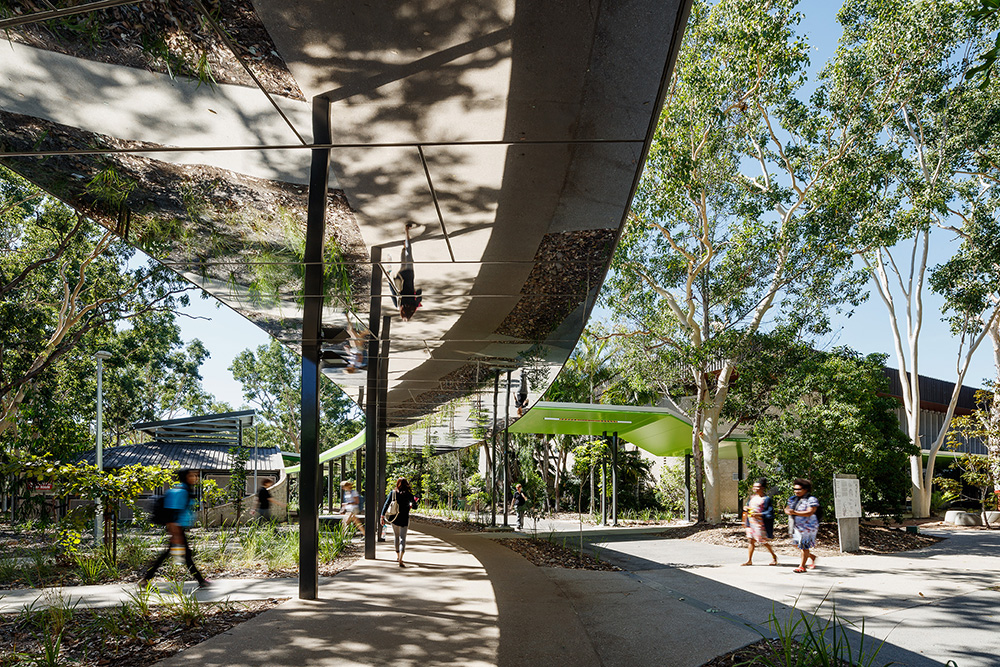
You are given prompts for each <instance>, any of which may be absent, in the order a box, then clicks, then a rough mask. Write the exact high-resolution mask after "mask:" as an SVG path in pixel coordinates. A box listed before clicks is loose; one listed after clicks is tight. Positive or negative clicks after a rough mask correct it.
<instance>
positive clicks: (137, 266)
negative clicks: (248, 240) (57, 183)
mask: <svg viewBox="0 0 1000 667" xmlns="http://www.w3.org/2000/svg"><path fill="white" fill-rule="evenodd" d="M0 250H2V252H0V328H2V329H3V331H4V337H3V341H2V343H0V434H4V433H5V432H8V431H10V430H11V429H13V428H14V427H15V426H18V427H22V430H24V429H26V428H29V427H30V425H31V421H32V420H34V419H42V418H43V417H44V411H41V410H40V401H44V400H46V398H47V399H48V400H50V403H51V404H52V405H56V406H61V410H62V411H63V412H66V413H67V414H69V413H72V412H73V407H72V405H73V403H74V402H79V401H80V400H81V396H80V395H78V394H79V393H82V392H80V391H79V390H80V388H81V387H84V386H86V382H85V381H84V380H83V378H84V377H85V376H89V375H91V374H92V363H93V362H92V361H91V360H90V357H91V356H92V354H93V352H94V350H96V349H99V348H97V347H91V346H93V345H96V344H97V343H99V342H100V341H101V340H102V337H109V336H113V335H114V333H115V331H116V330H117V328H118V327H121V326H122V324H123V323H124V322H127V321H130V320H134V319H136V318H140V317H144V316H150V315H151V314H152V313H157V312H160V313H164V312H171V311H173V309H174V308H175V307H176V306H178V305H184V304H186V302H187V298H188V297H187V295H186V294H185V292H186V291H187V290H188V289H190V286H189V285H188V284H187V283H185V282H184V281H182V280H180V279H179V278H178V277H177V276H176V275H175V274H173V273H172V272H170V271H168V270H167V269H165V268H163V267H161V266H160V265H159V264H157V263H155V262H152V261H151V260H147V261H141V260H140V259H139V258H138V257H137V256H136V250H135V249H134V248H132V247H131V246H129V245H128V244H126V243H123V242H121V241H119V240H117V238H116V237H115V236H114V235H113V234H112V233H110V232H107V231H103V230H101V229H100V228H99V227H98V226H97V225H96V224H94V223H93V222H92V221H91V220H89V219H87V218H86V217H84V216H82V215H80V214H78V213H76V212H74V211H73V210H72V209H70V208H69V207H67V206H65V205H64V204H62V203H61V202H59V201H57V200H55V199H52V198H51V197H48V196H47V195H46V194H45V193H43V192H42V191H40V190H38V189H37V188H35V187H34V186H32V185H30V184H29V183H27V181H25V180H23V179H21V178H20V177H19V176H17V175H15V174H14V173H13V172H11V171H9V170H7V169H6V168H4V167H0ZM85 366H88V369H87V372H85V371H84V367H85ZM74 393H76V394H77V395H74ZM69 421H72V419H70V420H69ZM69 421H67V423H69ZM49 426H51V424H50V423H46V424H44V425H43V427H45V428H48V427H49Z"/></svg>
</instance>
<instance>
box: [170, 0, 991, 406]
mask: <svg viewBox="0 0 1000 667" xmlns="http://www.w3.org/2000/svg"><path fill="white" fill-rule="evenodd" d="M838 8H839V3H836V2H829V1H823V0H806V1H804V2H802V3H801V4H800V5H799V9H800V11H801V12H802V13H803V14H804V20H803V22H802V24H801V30H802V32H804V33H805V34H806V35H807V36H808V38H809V43H810V44H811V45H812V47H813V49H814V57H813V60H812V63H813V67H814V68H815V69H816V70H817V71H818V69H819V68H820V67H821V66H822V64H823V63H824V62H825V61H826V60H827V59H828V58H830V57H831V56H832V55H833V54H834V52H835V50H836V45H837V39H838V38H839V37H840V32H841V31H840V26H839V25H838V24H837V20H836V13H837V10H838ZM950 250H951V248H950V247H949V242H948V241H947V240H946V239H943V238H941V237H940V236H939V237H934V238H933V243H932V249H931V260H930V262H929V266H933V265H935V264H937V263H940V262H941V261H943V260H944V259H945V258H947V256H948V254H949V253H950ZM429 305H430V304H429ZM940 305H941V300H940V299H938V298H937V297H936V296H934V295H933V294H931V293H930V292H929V291H928V292H927V293H926V294H925V298H924V313H925V316H924V317H925V322H924V330H923V332H922V335H921V341H922V343H921V348H922V350H923V353H922V355H921V361H920V372H921V374H922V375H930V376H932V377H937V378H941V379H951V378H954V377H955V350H956V349H957V346H956V343H955V340H954V339H953V338H952V337H951V335H950V333H949V331H948V328H947V326H945V325H944V324H942V323H941V322H940V315H939V313H940ZM189 312H190V313H191V314H193V315H198V316H200V317H207V318H209V319H208V320H207V321H206V320H193V319H187V318H182V319H181V320H180V321H179V323H180V325H181V327H182V330H183V334H182V335H183V337H184V339H185V340H186V341H189V340H191V339H194V338H199V339H201V341H202V342H203V343H204V344H205V345H206V347H207V348H208V349H209V351H210V352H211V355H212V356H211V357H210V358H209V359H208V360H207V361H206V362H205V364H204V366H203V367H202V377H203V378H204V386H205V389H206V390H207V391H209V392H211V393H212V394H214V395H215V396H216V397H217V398H219V399H221V400H224V401H227V402H229V403H230V404H232V405H233V406H234V407H240V406H241V405H242V404H243V399H242V394H241V392H240V385H239V383H238V382H236V381H235V380H234V379H233V378H232V375H231V374H230V372H229V370H228V368H229V365H230V364H231V363H232V360H233V358H234V357H235V356H236V355H237V354H238V353H239V352H241V351H242V350H244V349H247V348H256V347H257V346H259V345H266V344H267V343H268V336H267V335H266V334H265V333H264V332H263V331H261V330H260V329H258V328H257V327H256V326H254V325H253V324H251V323H250V322H249V321H248V320H246V319H245V318H243V317H242V316H240V315H238V314H236V313H235V312H234V311H232V310H230V309H229V308H227V307H225V306H222V307H218V308H216V307H215V306H214V305H212V301H206V300H201V299H196V300H195V303H194V304H193V305H192V307H191V308H190V309H189ZM818 343H819V347H821V348H823V349H830V348H832V347H835V346H840V345H846V346H849V347H852V348H854V349H856V350H858V351H860V352H863V353H870V352H886V353H890V358H889V360H888V361H887V363H888V364H889V365H890V366H894V367H895V366H896V365H897V364H896V361H895V357H894V356H893V355H892V354H891V353H892V350H893V342H892V336H891V334H890V331H889V325H888V316H887V315H886V313H885V309H884V307H883V306H882V304H881V302H880V301H879V300H878V298H877V296H875V295H873V296H872V298H870V299H869V300H868V301H867V302H866V303H865V304H863V305H862V306H861V307H859V308H858V309H856V310H855V312H854V315H853V316H852V317H851V318H847V317H844V316H836V317H835V318H834V332H833V333H832V334H831V335H830V336H829V337H827V338H825V339H824V340H822V341H819V342H818ZM994 374H995V371H994V369H993V361H992V353H991V349H990V346H989V341H986V343H984V345H983V346H982V347H981V348H980V350H979V352H978V353H977V354H976V356H975V357H974V360H973V363H972V366H971V367H970V371H969V374H968V376H967V378H966V384H969V385H973V386H981V383H982V381H983V379H985V378H990V377H993V376H994Z"/></svg>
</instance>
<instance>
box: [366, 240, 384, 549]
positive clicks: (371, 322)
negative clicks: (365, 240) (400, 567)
mask: <svg viewBox="0 0 1000 667" xmlns="http://www.w3.org/2000/svg"><path fill="white" fill-rule="evenodd" d="M381 318H382V248H381V247H379V246H375V247H374V248H372V295H371V310H369V312H368V330H369V331H370V332H371V338H370V339H369V341H368V382H367V385H368V387H367V389H366V390H365V396H367V397H368V400H367V405H366V406H365V559H366V560H375V533H376V528H375V525H376V524H377V523H378V511H379V509H381V508H379V507H378V502H379V498H378V419H379V391H378V384H379V383H378V380H379V368H380V359H379V354H378V353H379V325H380V324H381V322H380V320H381Z"/></svg>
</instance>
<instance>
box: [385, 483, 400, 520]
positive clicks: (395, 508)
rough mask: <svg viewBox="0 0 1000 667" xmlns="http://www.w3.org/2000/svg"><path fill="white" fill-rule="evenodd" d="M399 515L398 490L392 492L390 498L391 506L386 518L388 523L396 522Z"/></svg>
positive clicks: (386, 512) (387, 510)
mask: <svg viewBox="0 0 1000 667" xmlns="http://www.w3.org/2000/svg"><path fill="white" fill-rule="evenodd" d="M398 516H399V503H398V502H396V491H395V490H393V492H392V499H391V500H389V507H388V509H386V511H385V520H386V522H388V523H394V522H395V521H396V517H398Z"/></svg>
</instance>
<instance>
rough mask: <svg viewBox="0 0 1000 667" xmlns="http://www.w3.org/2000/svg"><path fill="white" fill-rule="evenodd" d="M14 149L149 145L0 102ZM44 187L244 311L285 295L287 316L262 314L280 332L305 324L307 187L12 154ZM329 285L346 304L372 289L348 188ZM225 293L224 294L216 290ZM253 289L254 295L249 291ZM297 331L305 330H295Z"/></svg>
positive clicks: (334, 220)
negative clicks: (214, 286)
mask: <svg viewBox="0 0 1000 667" xmlns="http://www.w3.org/2000/svg"><path fill="white" fill-rule="evenodd" d="M0 130H2V131H3V133H4V142H3V145H4V148H5V149H6V150H27V149H32V148H38V149H44V150H54V149H72V148H79V149H85V148H89V147H91V146H93V145H97V146H100V147H108V148H130V147H139V146H148V145H149V144H139V143H136V142H125V141H120V140H118V139H114V138H112V137H108V136H104V135H98V134H92V133H88V132H83V131H81V130H77V129H75V128H71V127H67V126H64V125H58V124H56V123H50V122H47V121H41V120H38V119H33V118H28V117H26V116H21V115H18V114H10V113H6V112H2V111H0ZM7 163H8V165H9V166H10V167H11V168H12V169H14V170H15V171H17V172H19V173H20V174H22V175H23V176H24V177H25V178H27V179H28V180H30V181H32V182H34V183H36V184H37V185H38V186H39V187H41V188H42V189H44V190H46V191H47V192H49V193H51V194H53V195H54V196H56V197H58V198H60V199H62V200H63V201H66V202H67V203H69V204H70V205H72V206H74V207H76V208H78V209H79V210H82V211H85V212H86V213H87V214H88V215H91V216H93V217H94V218H95V219H96V220H97V221H99V222H100V223H101V224H103V225H104V226H105V227H108V228H109V229H112V230H114V231H115V232H116V233H117V234H118V235H120V236H121V237H123V238H125V239H126V240H128V241H130V242H131V243H134V244H135V245H137V246H139V247H141V248H142V249H144V250H145V251H147V252H148V253H150V254H152V255H153V256H155V257H157V258H160V259H161V260H164V261H165V262H166V263H167V264H168V265H170V266H171V267H172V268H174V269H175V270H177V271H179V272H184V273H186V274H188V275H189V276H200V277H201V278H202V279H204V280H206V286H207V283H208V279H211V280H212V281H218V282H219V283H220V284H222V285H229V290H228V291H229V296H231V297H235V299H230V300H229V302H230V303H231V304H233V301H235V302H236V303H235V305H236V306H237V307H239V306H241V305H242V306H243V308H242V310H244V311H247V310H251V311H252V310H253V309H254V308H263V307H267V306H272V305H275V304H280V303H281V300H282V299H283V298H285V299H287V303H288V304H289V306H290V307H292V308H291V310H292V312H290V313H286V314H285V316H286V317H287V318H288V322H281V321H275V320H274V318H273V316H269V315H266V314H262V315H258V316H256V317H254V315H253V313H252V312H251V313H247V312H244V314H247V315H248V316H250V317H251V319H254V320H255V321H258V322H260V323H261V324H262V326H264V327H265V328H266V329H267V330H268V331H271V332H272V333H275V334H277V335H280V334H282V333H283V332H284V331H285V329H286V328H289V327H291V328H293V329H295V328H296V327H297V321H298V308H295V307H294V306H295V304H296V301H297V299H298V297H299V295H300V293H301V285H302V278H301V268H300V266H301V261H302V245H303V243H304V240H303V239H304V228H305V219H306V209H307V201H306V188H305V187H304V186H301V185H295V184H289V183H284V182H281V181H274V180H267V179H259V178H255V177H251V176H246V175H243V174H239V173H236V172H232V171H227V170H223V169H217V168H214V167H209V166H205V165H183V166H181V165H174V164H170V163H166V162H161V161H158V160H153V159H150V158H146V157H140V156H135V155H114V156H103V157H94V156H60V157H53V158H45V159H10V160H8V161H7ZM327 217H328V220H329V224H328V237H327V242H326V252H325V258H326V264H327V267H328V271H327V276H326V284H327V293H328V295H329V296H330V298H331V299H334V300H335V301H336V303H338V304H339V305H343V304H347V303H352V302H353V301H355V300H357V298H358V295H360V294H362V293H363V292H364V291H365V290H366V289H367V284H368V278H367V268H366V267H365V265H364V261H365V260H366V259H367V251H366V249H365V245H364V242H363V240H362V238H361V234H360V230H359V229H358V227H357V223H356V221H355V220H354V217H353V215H352V214H351V212H350V207H349V206H348V204H347V201H346V199H345V197H344V195H343V193H342V192H340V191H331V192H330V193H329V196H328V211H327ZM217 296H224V295H221V294H220V295H217ZM244 298H246V303H244V302H243V299H244ZM295 333H297V330H296V332H295Z"/></svg>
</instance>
